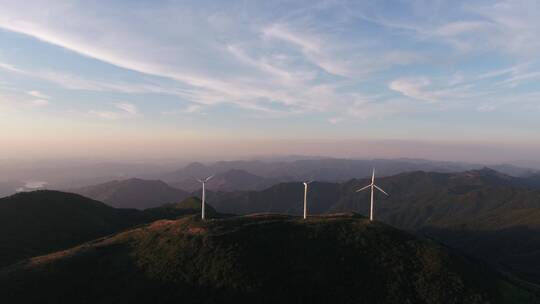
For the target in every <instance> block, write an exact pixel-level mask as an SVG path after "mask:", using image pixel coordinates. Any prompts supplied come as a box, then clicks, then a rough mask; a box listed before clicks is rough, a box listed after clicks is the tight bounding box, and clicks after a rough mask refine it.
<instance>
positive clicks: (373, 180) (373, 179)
mask: <svg viewBox="0 0 540 304" xmlns="http://www.w3.org/2000/svg"><path fill="white" fill-rule="evenodd" d="M371 183H372V184H375V168H373V173H372V174H371Z"/></svg>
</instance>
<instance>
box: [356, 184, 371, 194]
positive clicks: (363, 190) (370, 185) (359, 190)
mask: <svg viewBox="0 0 540 304" xmlns="http://www.w3.org/2000/svg"><path fill="white" fill-rule="evenodd" d="M369 187H371V185H367V186H365V187H364V188H362V189H359V190H356V192H360V191H364V190H366V189H367V188H369Z"/></svg>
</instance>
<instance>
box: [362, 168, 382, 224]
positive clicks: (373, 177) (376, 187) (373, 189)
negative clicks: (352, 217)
mask: <svg viewBox="0 0 540 304" xmlns="http://www.w3.org/2000/svg"><path fill="white" fill-rule="evenodd" d="M368 188H371V208H370V211H369V220H370V221H373V193H374V192H375V189H377V190H379V191H381V192H382V193H384V194H386V196H389V195H388V193H386V192H384V190H383V189H381V188H380V187H379V186H377V185H375V169H373V174H372V175H371V185H367V186H365V187H364V188H362V189H360V190H356V192H360V191H364V190H366V189H368Z"/></svg>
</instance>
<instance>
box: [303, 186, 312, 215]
mask: <svg viewBox="0 0 540 304" xmlns="http://www.w3.org/2000/svg"><path fill="white" fill-rule="evenodd" d="M312 182H313V181H306V182H304V219H306V218H307V189H308V185H309V184H311V183H312Z"/></svg>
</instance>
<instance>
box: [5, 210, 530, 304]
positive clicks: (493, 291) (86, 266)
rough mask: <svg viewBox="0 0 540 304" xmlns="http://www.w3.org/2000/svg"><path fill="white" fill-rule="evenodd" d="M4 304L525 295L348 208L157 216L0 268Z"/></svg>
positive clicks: (481, 299) (480, 268) (447, 299)
mask: <svg viewBox="0 0 540 304" xmlns="http://www.w3.org/2000/svg"><path fill="white" fill-rule="evenodd" d="M0 285H1V286H2V287H3V290H6V291H7V292H6V293H4V295H3V299H4V300H5V301H7V302H15V301H16V302H17V303H38V302H66V303H70V302H73V303H75V302H77V303H79V302H82V301H84V302H88V303H115V302H124V303H171V302H181V303H229V302H231V303H535V302H536V301H537V300H538V299H537V298H536V297H535V296H534V295H533V294H532V293H531V292H529V291H527V290H525V289H523V288H521V287H518V286H517V285H515V284H514V283H512V282H510V281H508V280H507V279H505V278H504V277H503V276H501V275H500V274H498V273H496V272H494V271H492V270H490V268H489V267H486V266H485V265H483V264H482V263H479V262H478V261H474V260H470V259H468V258H464V257H462V256H459V255H456V254H454V253H452V252H451V251H450V250H448V249H447V248H445V247H442V246H440V245H438V244H436V243H434V242H431V241H428V240H422V239H418V238H415V237H414V236H412V235H410V234H408V233H405V232H402V231H399V230H397V229H394V228H391V227H389V226H386V225H383V224H381V223H377V222H374V223H370V222H369V221H368V220H366V219H365V218H363V217H361V216H358V215H350V214H349V215H347V214H344V215H332V216H320V217H314V218H310V219H308V220H307V221H303V220H300V219H298V218H293V217H287V216H268V215H266V216H264V215H261V216H244V217H233V218H226V219H214V220H209V221H204V222H203V221H200V220H199V218H198V216H195V215H193V216H186V217H183V218H179V219H177V220H160V221H156V222H153V223H152V224H148V225H145V226H141V227H138V228H135V229H132V230H129V231H126V232H122V233H119V234H116V235H113V236H110V237H107V238H102V239H99V240H96V241H93V242H90V243H86V244H83V245H81V246H78V247H75V248H72V249H69V250H66V251H63V252H58V253H55V254H51V255H47V256H42V257H36V258H33V259H31V260H29V261H27V262H24V263H19V264H17V265H13V266H10V267H8V268H5V269H3V270H1V271H0Z"/></svg>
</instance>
